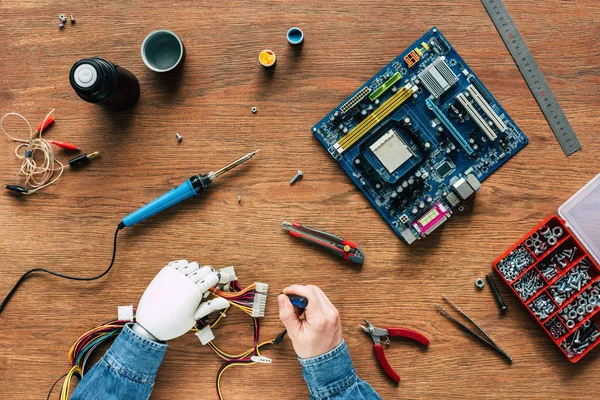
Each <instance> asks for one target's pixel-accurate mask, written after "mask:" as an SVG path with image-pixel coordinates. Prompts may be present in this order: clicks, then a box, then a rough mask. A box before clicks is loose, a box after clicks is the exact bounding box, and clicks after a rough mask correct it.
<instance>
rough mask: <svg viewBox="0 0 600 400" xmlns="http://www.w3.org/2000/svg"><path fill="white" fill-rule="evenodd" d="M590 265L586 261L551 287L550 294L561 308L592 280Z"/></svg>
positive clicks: (582, 261)
mask: <svg viewBox="0 0 600 400" xmlns="http://www.w3.org/2000/svg"><path fill="white" fill-rule="evenodd" d="M589 269H590V264H589V263H588V262H587V261H586V260H585V259H584V260H581V261H579V262H578V263H577V265H575V266H574V267H573V268H571V269H570V270H569V272H567V273H566V274H565V275H564V276H563V277H562V278H560V279H559V280H558V281H556V283H555V284H554V285H552V286H551V287H550V294H551V295H552V297H553V298H554V301H556V304H558V305H559V306H561V305H562V304H563V303H564V302H565V301H567V299H569V298H571V296H573V295H574V294H575V293H577V292H579V291H580V290H581V288H582V287H584V286H585V285H587V283H588V282H589V281H590V280H591V279H592V277H591V276H590V274H589Z"/></svg>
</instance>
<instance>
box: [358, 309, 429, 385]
mask: <svg viewBox="0 0 600 400" xmlns="http://www.w3.org/2000/svg"><path fill="white" fill-rule="evenodd" d="M363 320H364V321H365V322H366V323H367V326H363V325H360V324H359V325H358V326H360V327H361V328H362V330H363V331H365V332H366V333H368V334H369V335H371V338H372V339H373V342H374V344H373V350H374V351H375V357H377V362H378V363H379V366H381V368H382V369H383V371H384V372H385V373H386V374H387V376H389V377H390V378H391V379H392V380H393V381H394V382H396V383H399V382H400V375H398V373H397V372H396V371H394V369H393V368H392V366H391V365H390V363H389V362H388V360H387V358H385V353H384V352H383V345H382V344H381V339H382V338H385V342H384V343H385V345H386V346H389V344H390V337H404V338H408V339H412V340H414V341H416V342H419V343H421V344H422V345H424V346H429V339H427V338H426V337H425V336H423V335H421V334H420V333H419V332H416V331H413V330H412V329H408V328H394V327H390V328H387V329H382V328H378V327H376V326H374V325H373V324H372V323H370V322H369V321H368V320H367V319H364V318H363Z"/></svg>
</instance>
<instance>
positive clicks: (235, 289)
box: [195, 281, 287, 400]
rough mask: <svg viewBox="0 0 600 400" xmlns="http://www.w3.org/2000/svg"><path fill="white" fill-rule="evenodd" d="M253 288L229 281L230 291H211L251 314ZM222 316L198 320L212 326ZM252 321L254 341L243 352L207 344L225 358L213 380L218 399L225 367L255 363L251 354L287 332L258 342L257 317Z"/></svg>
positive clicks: (258, 325) (277, 339)
mask: <svg viewBox="0 0 600 400" xmlns="http://www.w3.org/2000/svg"><path fill="white" fill-rule="evenodd" d="M255 288H256V284H252V285H250V286H248V287H247V288H245V289H241V288H240V287H239V284H238V282H237V281H233V282H231V292H224V291H221V290H218V289H211V291H212V292H213V294H214V295H215V296H220V297H223V298H225V299H227V300H228V301H229V303H230V304H231V305H233V306H235V307H237V308H239V309H241V310H242V311H244V312H245V313H246V314H248V315H250V316H252V304H253V302H254V296H255V293H254V289H255ZM225 311H227V310H225ZM222 317H223V314H221V315H220V316H219V317H218V318H217V320H216V321H215V322H213V323H211V324H208V322H207V321H198V322H199V324H200V325H201V326H202V327H205V326H207V325H210V327H211V328H213V327H214V326H215V325H217V323H218V322H219V321H220V320H221V318H222ZM252 321H253V324H254V343H253V346H252V348H251V349H249V350H246V351H245V352H243V353H240V354H236V355H232V354H228V353H226V352H225V351H223V350H221V349H220V348H219V347H217V345H216V344H215V343H214V341H211V342H209V343H208V344H207V346H208V347H209V348H210V349H211V350H212V351H213V352H214V353H215V354H216V355H218V356H219V357H221V358H222V359H223V360H225V363H223V365H221V367H220V368H219V371H218V372H217V377H216V382H215V384H216V388H217V398H218V399H219V400H223V393H222V392H221V379H222V376H223V373H224V372H225V371H226V370H227V369H229V368H231V367H233V366H247V365H252V364H256V361H254V360H253V359H252V356H257V357H260V356H261V354H260V349H261V348H263V347H265V346H267V345H272V344H275V345H277V344H279V342H281V340H283V338H284V337H285V335H286V333H287V331H285V330H284V331H283V332H281V333H280V334H279V335H277V337H276V338H274V339H271V340H268V341H266V342H263V343H260V344H259V336H260V323H259V319H258V318H252ZM195 328H196V329H198V324H197V325H196V327H195Z"/></svg>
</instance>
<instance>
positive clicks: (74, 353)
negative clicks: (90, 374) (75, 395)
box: [47, 317, 135, 400]
mask: <svg viewBox="0 0 600 400" xmlns="http://www.w3.org/2000/svg"><path fill="white" fill-rule="evenodd" d="M134 318H135V317H134ZM128 322H129V321H119V320H113V321H108V322H105V323H104V324H102V325H100V326H98V327H96V328H94V329H91V330H89V331H87V332H86V333H84V334H83V335H81V336H80V337H79V339H77V341H76V342H75V343H74V344H73V346H71V350H69V361H70V363H71V370H70V371H69V372H68V373H67V374H65V375H63V376H61V377H60V378H58V379H57V380H56V382H54V385H52V387H51V388H50V391H49V392H48V397H47V399H50V395H51V394H52V390H53V389H54V387H55V386H56V384H57V383H58V382H59V381H60V380H61V379H62V378H63V377H64V378H65V380H64V382H63V384H62V387H61V390H60V395H59V399H60V400H68V398H69V393H70V391H71V382H72V381H73V377H76V378H77V379H78V380H81V378H83V375H84V374H85V373H86V372H87V369H86V366H87V362H88V359H89V357H90V355H91V354H92V353H93V352H94V350H96V348H98V346H100V345H101V344H102V343H104V342H106V341H107V340H112V339H114V338H116V337H117V335H118V334H119V333H120V332H121V330H123V327H124V326H125V324H126V323H128Z"/></svg>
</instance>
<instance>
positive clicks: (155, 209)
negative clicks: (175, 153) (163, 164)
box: [119, 150, 260, 229]
mask: <svg viewBox="0 0 600 400" xmlns="http://www.w3.org/2000/svg"><path fill="white" fill-rule="evenodd" d="M259 151H260V150H256V151H253V152H252V153H248V154H246V155H245V156H243V157H241V158H239V159H237V160H236V161H234V162H232V163H231V164H228V165H226V166H224V167H223V168H221V169H219V170H217V172H209V173H207V174H202V173H199V174H198V175H194V176H192V177H191V178H189V179H188V180H186V181H185V182H183V183H182V184H181V185H179V186H177V187H176V188H175V189H172V190H170V191H168V192H167V193H165V194H163V195H162V196H160V197H158V198H156V199H154V200H152V201H151V202H150V203H148V204H146V205H145V206H143V207H141V208H138V209H137V210H135V211H134V212H132V213H131V214H129V215H128V216H126V217H125V218H123V220H122V221H121V222H120V223H119V227H120V228H121V229H122V228H124V227H130V226H133V225H135V224H137V223H138V222H141V221H143V220H145V219H146V218H149V217H151V216H153V215H155V214H158V213H159V212H161V211H163V210H166V209H167V208H169V207H171V206H174V205H175V204H177V203H179V202H182V201H183V200H185V199H187V198H189V197H192V196H197V195H199V194H200V193H202V192H204V191H205V190H206V189H207V188H208V187H209V186H210V184H211V183H212V182H213V180H215V178H217V177H218V176H220V175H223V174H224V173H225V172H227V171H230V170H232V169H234V168H235V167H237V166H238V165H240V164H243V163H245V162H246V161H248V160H249V159H251V158H252V157H254V155H255V154H256V153H258V152H259Z"/></svg>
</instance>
